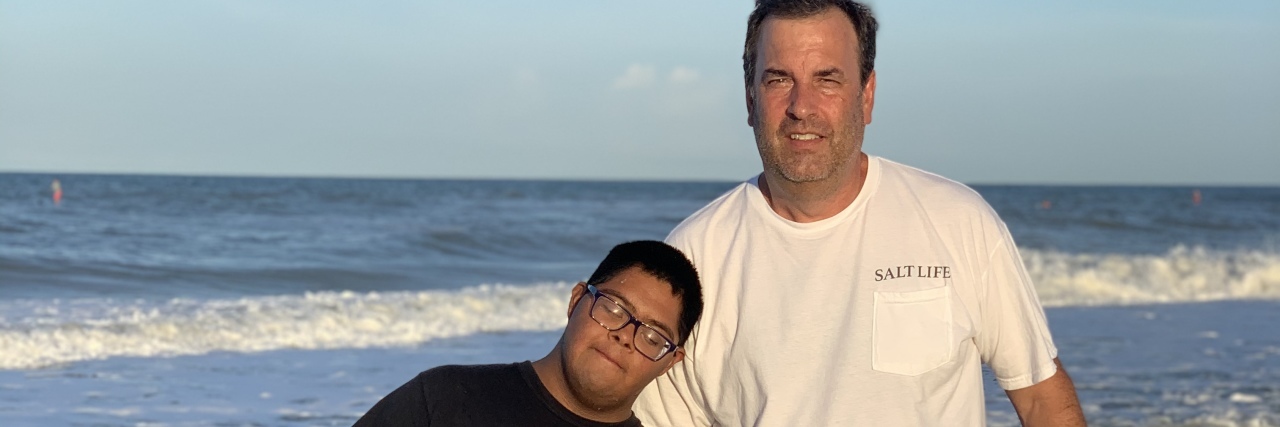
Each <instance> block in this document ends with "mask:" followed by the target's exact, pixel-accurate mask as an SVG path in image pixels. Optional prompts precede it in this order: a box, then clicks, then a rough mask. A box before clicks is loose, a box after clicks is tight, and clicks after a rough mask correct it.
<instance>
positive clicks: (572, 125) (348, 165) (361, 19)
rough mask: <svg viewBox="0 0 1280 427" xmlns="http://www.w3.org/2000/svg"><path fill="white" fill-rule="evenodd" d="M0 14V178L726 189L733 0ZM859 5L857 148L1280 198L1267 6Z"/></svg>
mask: <svg viewBox="0 0 1280 427" xmlns="http://www.w3.org/2000/svg"><path fill="white" fill-rule="evenodd" d="M470 3H473V2H435V1H402V0H388V1H382V2H354V1H346V2H338V1H325V0H307V1H302V0H297V1H268V0H219V1H213V0H190V1H172V0H117V1H110V2H102V1H96V0H95V1H87V0H66V1H56V2H50V1H41V0H24V1H18V0H0V172H94V173H98V172H106V173H162V174H200V175H206V174H214V175H271V176H275V175H290V176H292V175H301V176H361V177H424V178H441V177H443V178H569V179H584V178H585V179H659V180H683V179H698V180H705V179H710V180H739V179H743V178H746V177H748V176H750V175H752V174H754V173H757V172H758V171H759V169H760V162H759V159H758V157H757V155H756V152H755V146H754V142H753V141H752V139H751V131H750V128H749V127H747V125H746V112H745V107H744V103H743V94H742V80H741V79H742V74H741V60H740V55H741V48H742V46H741V44H742V38H743V33H744V29H745V20H746V16H747V14H748V13H749V12H750V8H751V3H750V2H749V1H707V2H682V1H648V2H612V1H580V2H508V1H492V2H475V3H476V4H470ZM953 3H954V2H942V1H936V2H935V1H912V2H889V1H878V2H874V3H872V4H873V7H874V8H875V10H876V13H877V15H878V17H879V19H880V20H881V32H880V38H879V55H878V57H877V61H876V65H877V67H876V68H877V70H878V71H877V72H878V80H879V90H878V93H877V97H876V98H877V105H876V111H875V115H874V118H875V121H874V122H873V123H872V124H871V125H870V126H869V127H868V131H867V139H866V143H865V149H866V150H867V151H868V152H870V153H873V154H879V155H882V156H886V157H889V158H891V159H894V160H898V161H901V162H904V163H907V164H910V165H914V166H918V167H921V168H924V169H927V170H930V171H934V172H937V173H940V174H942V175H945V176H948V177H951V178H954V179H957V180H960V181H963V182H968V183H1056V184H1193V185H1211V184H1255V185H1256V184H1261V185H1280V167H1278V166H1277V165H1276V164H1275V163H1277V160H1280V78H1277V76H1280V3H1278V2H1275V1H1234V2H1221V3H1213V2H1188V1H1134V2H1106V1H1080V2H1070V3H1065V4H1041V3H1040V2H1034V4H1033V3H1031V2H1012V1H971V2H964V3H963V4H953Z"/></svg>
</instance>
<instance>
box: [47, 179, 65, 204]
mask: <svg viewBox="0 0 1280 427" xmlns="http://www.w3.org/2000/svg"><path fill="white" fill-rule="evenodd" d="M49 188H51V189H53V204H55V205H58V204H62V183H61V182H58V180H56V179H55V180H53V184H49Z"/></svg>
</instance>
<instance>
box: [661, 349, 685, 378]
mask: <svg viewBox="0 0 1280 427" xmlns="http://www.w3.org/2000/svg"><path fill="white" fill-rule="evenodd" d="M681 360H684V348H683V347H681V348H677V349H676V351H674V352H672V353H671V360H668V361H667V367H665V368H662V373H661V374H658V375H666V374H667V371H670V370H671V368H672V367H675V366H676V364H677V363H680V361H681Z"/></svg>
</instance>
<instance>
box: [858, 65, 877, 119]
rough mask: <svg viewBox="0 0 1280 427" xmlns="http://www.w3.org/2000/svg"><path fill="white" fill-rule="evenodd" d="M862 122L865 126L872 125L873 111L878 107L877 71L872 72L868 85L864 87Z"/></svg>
mask: <svg viewBox="0 0 1280 427" xmlns="http://www.w3.org/2000/svg"><path fill="white" fill-rule="evenodd" d="M861 107H862V121H863V123H862V124H863V125H869V124H871V110H874V109H875V107H876V71H875V70H871V76H870V77H867V84H866V85H864V86H862V105H861Z"/></svg>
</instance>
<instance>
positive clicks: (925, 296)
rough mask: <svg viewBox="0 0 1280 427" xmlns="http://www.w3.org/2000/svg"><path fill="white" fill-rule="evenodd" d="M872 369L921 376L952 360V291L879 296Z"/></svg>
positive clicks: (925, 291) (947, 285)
mask: <svg viewBox="0 0 1280 427" xmlns="http://www.w3.org/2000/svg"><path fill="white" fill-rule="evenodd" d="M874 298H875V299H874V308H873V311H874V317H873V320H872V322H873V323H872V337H871V345H872V350H871V368H872V369H875V370H877V371H881V372H888V373H891V374H898V375H920V374H923V373H925V372H928V371H930V370H932V369H934V368H937V367H939V366H942V365H943V364H946V363H947V361H949V360H950V359H951V350H952V347H953V345H952V343H953V341H952V337H951V334H952V327H951V323H952V317H951V310H952V308H951V298H952V296H951V287H950V286H949V284H944V285H943V286H941V287H937V288H932V289H925V290H919V291H907V292H876V293H875V297H874Z"/></svg>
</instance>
